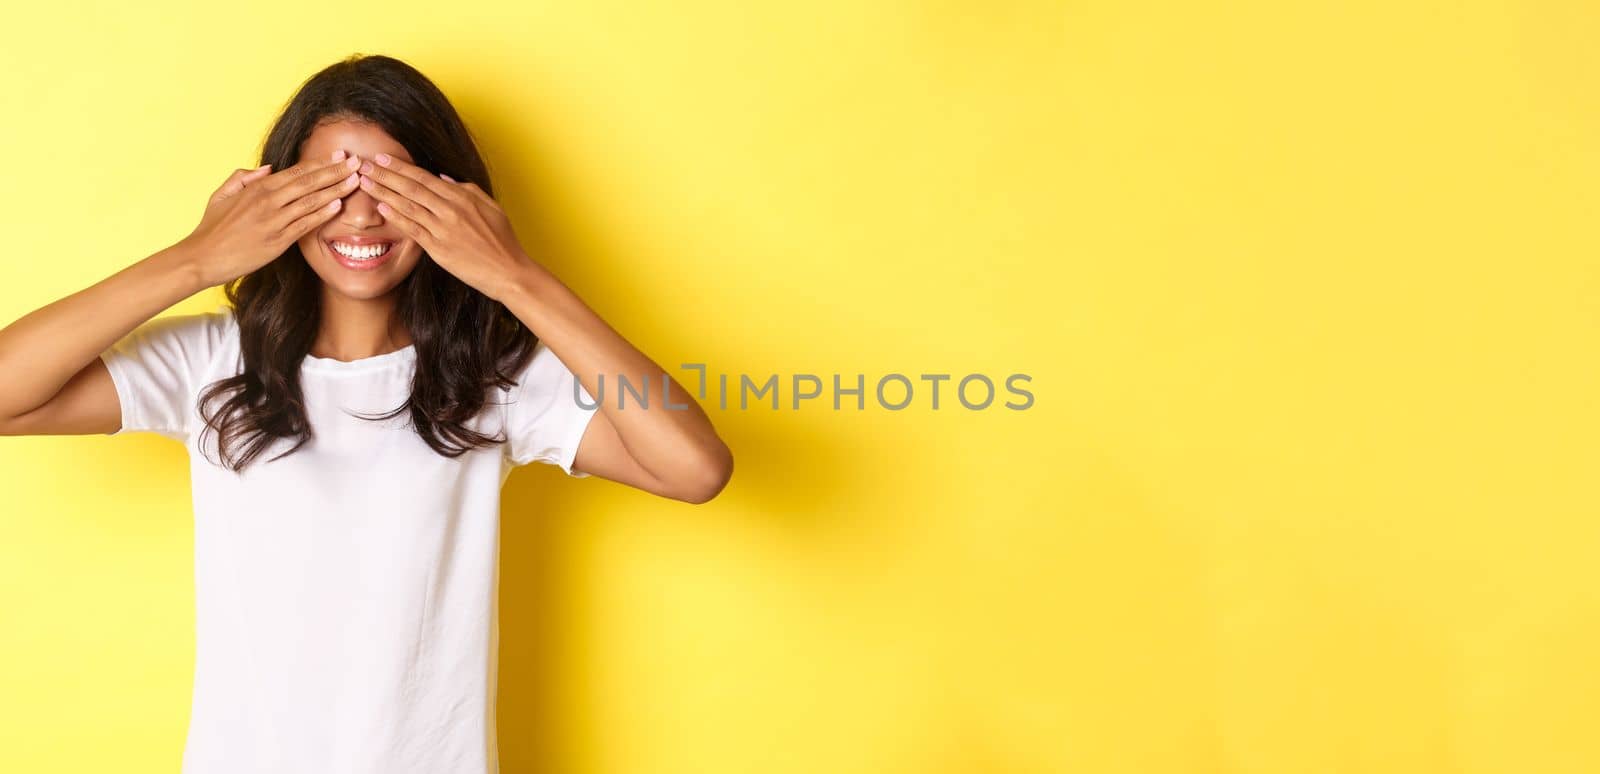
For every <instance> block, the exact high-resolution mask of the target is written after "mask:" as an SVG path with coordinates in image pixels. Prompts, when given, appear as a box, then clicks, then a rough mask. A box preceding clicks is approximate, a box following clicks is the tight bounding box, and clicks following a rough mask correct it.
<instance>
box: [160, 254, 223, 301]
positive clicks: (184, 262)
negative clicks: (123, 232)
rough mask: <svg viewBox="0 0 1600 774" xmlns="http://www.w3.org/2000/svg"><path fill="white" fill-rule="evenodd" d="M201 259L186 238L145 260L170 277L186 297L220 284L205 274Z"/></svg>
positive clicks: (202, 257) (201, 256) (200, 255)
mask: <svg viewBox="0 0 1600 774" xmlns="http://www.w3.org/2000/svg"><path fill="white" fill-rule="evenodd" d="M203 259H204V256H203V255H202V254H201V251H199V250H197V249H195V246H194V245H192V244H190V243H189V241H188V240H182V241H180V242H178V243H176V244H174V245H172V246H171V247H168V248H166V249H165V250H162V251H160V252H158V253H156V254H155V255H152V256H150V257H149V258H148V259H146V260H148V261H149V262H150V263H152V264H154V265H155V266H157V267H159V268H160V269H161V273H162V275H163V276H166V277H169V278H171V281H172V282H173V284H174V286H175V287H176V288H178V289H179V290H180V291H182V292H183V294H184V295H183V297H184V298H188V297H189V296H192V295H194V294H195V293H199V292H200V291H202V290H206V289H207V288H210V287H212V286H214V285H218V284H221V283H220V282H219V281H216V280H213V279H212V278H211V277H208V276H206V271H205V262H204V260H203Z"/></svg>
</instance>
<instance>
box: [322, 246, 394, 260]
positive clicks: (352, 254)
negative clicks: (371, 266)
mask: <svg viewBox="0 0 1600 774" xmlns="http://www.w3.org/2000/svg"><path fill="white" fill-rule="evenodd" d="M330 244H332V245H333V249H334V251H335V252H337V253H339V254H340V255H342V256H344V257H346V258H354V259H356V260H358V261H365V260H370V259H373V258H377V257H379V256H381V255H383V254H384V253H387V252H389V243H387V242H384V243H380V244H375V245H349V244H345V243H343V242H331V243H330Z"/></svg>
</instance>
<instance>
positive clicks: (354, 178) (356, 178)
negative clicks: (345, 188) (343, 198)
mask: <svg viewBox="0 0 1600 774" xmlns="http://www.w3.org/2000/svg"><path fill="white" fill-rule="evenodd" d="M360 180H361V176H360V175H358V174H356V173H354V172H351V173H350V176H349V177H347V178H345V179H344V183H345V185H349V184H351V183H356V182H360Z"/></svg>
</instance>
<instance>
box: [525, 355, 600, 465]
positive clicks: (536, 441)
mask: <svg viewBox="0 0 1600 774" xmlns="http://www.w3.org/2000/svg"><path fill="white" fill-rule="evenodd" d="M509 392H510V394H509V395H508V396H507V398H508V402H507V403H506V406H505V421H506V425H505V426H506V444H505V456H506V459H507V460H509V461H510V462H511V464H513V465H526V464H528V463H530V462H543V463H547V464H550V465H555V466H557V467H560V468H561V470H562V471H564V472H566V474H567V475H569V476H574V477H576V478H586V477H587V476H588V474H587V473H584V472H582V471H576V470H573V469H572V462H573V460H574V459H575V458H576V457H577V456H578V444H579V443H580V442H581V441H582V440H583V432H584V430H586V429H588V427H589V421H590V420H591V419H593V418H594V415H595V413H596V410H597V409H598V404H596V403H595V402H594V399H593V398H592V397H591V396H590V395H589V391H588V390H586V389H584V386H583V385H582V384H581V383H580V382H578V379H577V377H576V376H574V375H573V373H572V371H570V370H568V369H567V366H566V364H564V363H562V362H561V360H560V359H559V358H557V357H556V353H555V352H552V351H551V350H550V348H549V347H546V346H545V345H544V342H542V341H541V342H539V344H538V346H537V347H535V349H534V353H533V357H532V358H531V359H530V360H529V362H528V364H527V366H526V367H524V368H523V370H522V371H521V372H520V373H519V374H518V375H517V384H516V386H515V387H513V388H512V389H511V390H510V391H509Z"/></svg>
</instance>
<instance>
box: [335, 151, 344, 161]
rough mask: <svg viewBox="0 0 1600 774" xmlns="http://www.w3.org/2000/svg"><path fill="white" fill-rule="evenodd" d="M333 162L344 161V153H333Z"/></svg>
mask: <svg viewBox="0 0 1600 774" xmlns="http://www.w3.org/2000/svg"><path fill="white" fill-rule="evenodd" d="M333 160H334V161H344V151H342V150H336V151H334V152H333Z"/></svg>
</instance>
